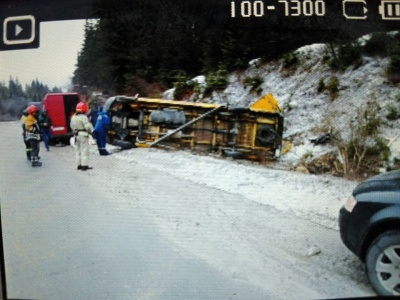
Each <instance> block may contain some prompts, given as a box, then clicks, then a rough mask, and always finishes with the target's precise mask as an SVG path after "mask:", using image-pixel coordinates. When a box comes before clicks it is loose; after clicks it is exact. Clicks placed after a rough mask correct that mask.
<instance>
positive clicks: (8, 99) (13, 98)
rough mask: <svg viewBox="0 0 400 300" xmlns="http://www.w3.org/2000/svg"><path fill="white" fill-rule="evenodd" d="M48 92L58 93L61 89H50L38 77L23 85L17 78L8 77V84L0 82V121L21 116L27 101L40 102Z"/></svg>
mask: <svg viewBox="0 0 400 300" xmlns="http://www.w3.org/2000/svg"><path fill="white" fill-rule="evenodd" d="M50 92H51V93H58V92H61V89H60V88H57V87H54V88H52V89H50V88H49V87H48V86H47V85H45V84H43V83H42V82H39V80H38V79H36V80H32V82H31V84H26V85H25V87H23V86H22V84H21V83H20V82H19V80H18V78H17V79H13V78H10V80H9V81H8V84H6V83H5V82H0V121H10V120H16V119H17V118H19V117H21V114H22V111H23V110H24V109H25V108H26V106H27V105H28V103H29V102H40V101H41V100H42V99H43V98H44V96H45V95H46V94H47V93H50Z"/></svg>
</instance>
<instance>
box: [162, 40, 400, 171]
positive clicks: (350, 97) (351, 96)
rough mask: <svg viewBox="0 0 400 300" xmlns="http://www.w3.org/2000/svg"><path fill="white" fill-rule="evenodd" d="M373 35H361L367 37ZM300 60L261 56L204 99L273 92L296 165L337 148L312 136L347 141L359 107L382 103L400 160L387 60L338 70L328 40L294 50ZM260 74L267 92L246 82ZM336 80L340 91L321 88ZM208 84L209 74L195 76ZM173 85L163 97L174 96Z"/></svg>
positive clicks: (244, 98) (385, 131)
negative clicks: (329, 59)
mask: <svg viewBox="0 0 400 300" xmlns="http://www.w3.org/2000/svg"><path fill="white" fill-rule="evenodd" d="M367 38H368V36H365V37H362V38H361V39H360V40H361V41H364V40H365V39H367ZM295 53H296V55H297V57H298V63H297V64H296V67H295V68H292V69H285V68H283V64H282V60H275V61H272V62H269V63H262V62H261V61H260V59H254V60H252V61H250V62H249V67H248V69H247V70H245V71H244V72H236V73H233V74H231V75H230V76H229V85H228V86H227V88H226V89H225V90H224V91H223V92H219V93H216V92H214V94H213V95H212V96H211V97H210V98H205V99H203V100H202V101H204V102H218V103H220V102H224V103H228V104H229V105H231V106H248V105H250V104H252V103H253V102H255V101H256V100H258V99H259V98H260V97H261V96H263V95H265V94H268V93H272V94H273V95H274V96H275V98H276V99H277V100H278V103H279V105H280V107H281V109H282V111H283V115H284V117H285V122H284V125H285V128H284V139H287V140H291V141H292V143H293V148H292V150H291V151H290V152H289V153H287V154H286V155H285V156H282V157H281V161H282V162H285V163H289V164H290V165H292V166H296V165H297V164H299V163H300V161H301V159H302V158H303V155H305V154H310V156H312V157H313V158H318V157H320V156H321V155H324V154H327V153H329V152H335V151H337V149H336V147H335V146H334V145H331V144H327V145H324V146H317V147H314V146H313V145H311V144H310V143H309V139H310V138H313V137H315V136H318V135H322V134H324V133H327V132H328V131H329V130H332V132H333V133H335V134H336V135H337V137H338V138H342V139H344V140H348V139H349V137H350V124H351V123H352V122H353V121H354V119H355V116H356V114H357V111H358V110H360V109H361V110H362V109H365V108H366V107H367V106H368V105H369V101H373V102H376V103H378V105H379V106H380V107H381V111H380V118H381V120H382V125H381V133H380V135H381V137H383V138H384V139H386V140H387V141H389V143H388V145H389V147H390V148H391V151H392V160H394V158H400V136H399V135H398V134H397V131H398V127H399V126H400V121H399V120H388V119H387V115H388V112H389V107H391V106H392V107H393V106H394V107H395V108H397V109H398V110H400V107H399V104H398V103H399V99H400V91H399V88H398V86H395V85H393V84H390V83H389V82H388V80H387V78H386V76H385V70H386V67H387V66H388V63H389V59H388V58H380V57H367V56H364V57H363V58H362V63H361V64H360V65H359V66H357V67H355V66H354V65H353V66H350V67H348V68H347V69H346V70H345V71H333V70H332V69H331V68H330V67H329V65H328V64H327V63H326V59H325V58H326V56H327V55H328V56H330V54H329V51H328V49H327V46H326V45H325V44H313V45H308V46H304V47H301V48H299V49H297V50H296V51H295ZM253 76H261V77H262V78H263V79H264V82H263V84H262V85H261V87H262V93H261V94H260V95H257V94H255V93H252V92H251V87H249V86H247V87H246V86H245V85H244V79H245V78H246V77H253ZM333 77H335V78H337V79H338V82H339V92H338V93H337V95H336V96H335V97H332V95H331V94H330V92H329V91H327V90H325V91H323V92H318V83H319V81H320V80H321V79H322V80H324V83H325V85H328V83H329V80H330V79H331V78H333ZM194 80H195V81H198V82H199V83H201V84H202V85H204V77H201V76H199V77H196V78H195V79H194ZM172 94H173V89H171V90H168V92H167V93H165V94H164V97H170V96H171V95H172Z"/></svg>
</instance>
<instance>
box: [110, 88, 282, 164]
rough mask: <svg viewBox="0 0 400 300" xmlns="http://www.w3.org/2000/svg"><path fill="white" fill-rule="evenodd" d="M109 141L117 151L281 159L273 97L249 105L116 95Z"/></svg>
mask: <svg viewBox="0 0 400 300" xmlns="http://www.w3.org/2000/svg"><path fill="white" fill-rule="evenodd" d="M104 110H105V111H107V112H108V113H109V115H110V118H111V126H110V128H109V130H108V134H107V139H108V143H110V144H114V145H118V146H120V147H122V148H132V147H170V148H174V149H191V150H194V151H197V152H215V153H219V154H222V155H225V156H229V157H233V158H247V159H253V160H265V159H270V158H273V157H276V156H279V155H280V150H281V148H282V133H283V116H282V113H281V109H280V107H279V105H278V102H277V100H276V99H275V98H274V96H273V95H272V94H268V95H265V96H264V97H262V98H260V99H259V100H258V101H256V102H255V103H253V104H252V105H250V106H249V107H231V106H228V105H223V104H214V103H195V102H187V101H174V100H162V99H150V98H138V97H128V96H115V97H111V98H109V99H108V100H107V102H106V103H105V105H104Z"/></svg>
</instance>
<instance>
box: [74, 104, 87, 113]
mask: <svg viewBox="0 0 400 300" xmlns="http://www.w3.org/2000/svg"><path fill="white" fill-rule="evenodd" d="M76 111H77V112H83V113H86V112H87V111H88V107H87V104H86V103H84V102H79V103H78V104H77V105H76Z"/></svg>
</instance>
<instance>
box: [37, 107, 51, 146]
mask: <svg viewBox="0 0 400 300" xmlns="http://www.w3.org/2000/svg"><path fill="white" fill-rule="evenodd" d="M39 125H40V129H41V131H42V137H43V142H44V145H45V147H46V150H47V151H50V139H51V136H52V135H51V129H50V128H51V126H52V125H53V124H52V122H51V119H50V116H49V114H48V113H47V111H46V110H45V109H44V110H43V111H42V113H41V114H40V116H39Z"/></svg>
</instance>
